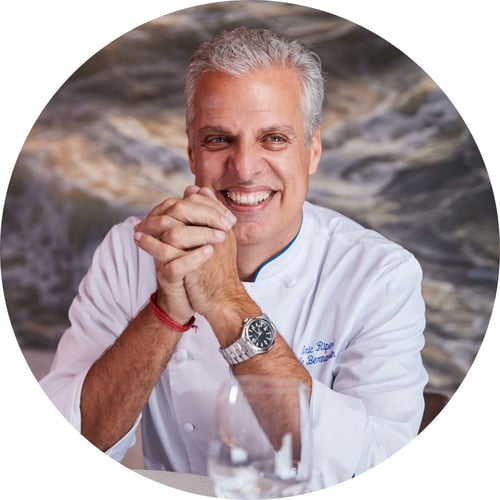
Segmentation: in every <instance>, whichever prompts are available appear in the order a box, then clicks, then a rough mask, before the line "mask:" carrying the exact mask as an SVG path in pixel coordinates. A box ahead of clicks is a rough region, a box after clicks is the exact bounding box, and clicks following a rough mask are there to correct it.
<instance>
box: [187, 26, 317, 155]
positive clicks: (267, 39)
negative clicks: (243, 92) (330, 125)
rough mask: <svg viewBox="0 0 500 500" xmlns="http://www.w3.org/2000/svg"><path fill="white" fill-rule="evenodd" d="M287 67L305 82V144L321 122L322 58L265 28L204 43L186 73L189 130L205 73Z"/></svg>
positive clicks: (242, 72) (235, 73) (236, 31)
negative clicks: (200, 81)
mask: <svg viewBox="0 0 500 500" xmlns="http://www.w3.org/2000/svg"><path fill="white" fill-rule="evenodd" d="M277 65H285V66H288V67H292V68H295V69H296V71H297V73H298V75H299V77H300V79H301V82H302V91H303V93H302V103H301V108H302V109H301V111H302V116H303V119H304V129H305V136H306V145H307V146H308V147H309V144H310V142H311V138H312V136H313V134H314V132H315V131H316V129H317V128H318V126H319V124H320V121H321V108H322V105H323V97H324V92H325V90H324V87H325V83H324V79H323V75H322V72H321V61H320V59H319V57H318V56H317V55H316V54H315V53H314V52H312V51H311V50H309V49H308V48H307V47H306V46H305V45H304V44H303V43H302V42H300V41H298V40H290V39H288V38H285V37H284V36H282V35H279V34H277V33H274V32H273V31H270V30H264V29H249V28H244V27H241V28H236V29H234V30H232V31H222V32H221V33H220V34H219V35H217V36H216V37H215V38H214V39H212V40H211V41H208V42H204V43H202V44H201V45H200V47H199V48H198V50H197V51H196V52H195V53H194V54H193V56H192V58H191V61H190V63H189V66H188V68H187V71H186V78H185V90H184V93H185V98H186V127H187V129H188V130H189V129H190V126H191V124H192V123H193V119H194V109H193V100H194V93H195V90H196V84H197V82H198V80H199V78H200V77H201V76H202V74H203V73H205V72H207V71H219V72H223V73H227V74H229V75H233V76H243V75H246V74H248V73H250V72H251V71H253V70H255V69H258V68H266V67H267V68H268V67H272V66H277Z"/></svg>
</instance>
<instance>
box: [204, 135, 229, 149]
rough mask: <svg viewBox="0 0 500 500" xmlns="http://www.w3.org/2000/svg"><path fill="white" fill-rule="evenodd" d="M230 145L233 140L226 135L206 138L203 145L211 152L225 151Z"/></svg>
mask: <svg viewBox="0 0 500 500" xmlns="http://www.w3.org/2000/svg"><path fill="white" fill-rule="evenodd" d="M229 144H231V140H230V139H229V137H227V136H224V135H212V136H208V137H205V139H204V140H203V145H204V146H205V148H207V149H208V150H210V151H219V150H220V149H224V148H225V147H227V146H228V145H229Z"/></svg>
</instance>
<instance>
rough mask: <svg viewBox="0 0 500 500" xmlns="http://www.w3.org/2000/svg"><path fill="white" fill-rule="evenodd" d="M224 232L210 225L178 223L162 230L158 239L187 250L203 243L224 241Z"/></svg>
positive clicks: (209, 243)
mask: <svg viewBox="0 0 500 500" xmlns="http://www.w3.org/2000/svg"><path fill="white" fill-rule="evenodd" d="M225 237H226V233H225V232H224V231H221V230H220V229H212V228H210V227H201V226H186V225H182V224H181V225H179V226H175V227H171V228H169V229H167V230H166V231H165V232H163V233H162V234H161V235H160V236H159V239H160V240H161V241H162V242H164V243H167V244H169V245H172V246H174V247H176V248H180V249H183V250H188V249H192V248H196V247H200V246H203V245H216V244H217V243H220V242H222V241H224V239H225Z"/></svg>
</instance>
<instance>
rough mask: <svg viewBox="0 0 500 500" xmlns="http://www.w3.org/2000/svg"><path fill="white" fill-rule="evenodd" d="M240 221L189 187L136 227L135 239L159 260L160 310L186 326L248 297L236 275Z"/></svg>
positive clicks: (208, 195)
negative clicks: (196, 316)
mask: <svg viewBox="0 0 500 500" xmlns="http://www.w3.org/2000/svg"><path fill="white" fill-rule="evenodd" d="M236 222H237V220H236V217H235V216H234V215H233V214H232V213H231V212H230V211H229V210H228V209H227V208H226V207H225V206H224V205H223V204H222V203H221V202H220V201H219V200H217V198H216V197H215V194H214V193H213V192H212V191H211V190H210V189H209V188H205V187H203V188H200V187H198V186H189V187H188V188H186V190H185V192H184V195H183V197H182V198H181V199H177V198H167V199H166V200H164V201H163V202H162V203H160V204H159V205H157V206H156V207H154V208H153V209H152V210H151V212H150V213H149V214H148V215H147V216H146V217H145V218H144V219H143V220H142V221H141V222H140V223H139V224H137V226H136V227H135V236H134V240H135V242H136V244H137V245H138V246H139V247H140V248H141V249H142V250H144V251H145V252H147V253H148V254H150V255H151V256H152V257H153V258H154V261H155V267H156V277H157V282H158V296H157V303H158V306H159V307H160V308H161V309H162V310H163V311H164V312H165V313H166V314H168V316H170V317H171V318H172V319H173V320H174V321H176V322H178V323H180V324H184V323H186V322H187V321H188V320H189V318H190V317H191V316H192V315H193V314H194V313H195V312H197V313H199V314H202V315H203V316H205V317H207V319H208V317H209V316H210V314H211V313H212V314H213V313H215V312H216V311H217V310H218V309H220V308H222V307H224V306H226V305H227V302H228V300H231V297H237V296H238V295H239V294H241V293H244V294H246V292H245V291H244V288H243V286H242V284H241V281H240V279H239V276H238V270H237V264H236V256H237V250H236V239H235V236H234V233H233V231H232V227H233V226H234V224H235V223H236Z"/></svg>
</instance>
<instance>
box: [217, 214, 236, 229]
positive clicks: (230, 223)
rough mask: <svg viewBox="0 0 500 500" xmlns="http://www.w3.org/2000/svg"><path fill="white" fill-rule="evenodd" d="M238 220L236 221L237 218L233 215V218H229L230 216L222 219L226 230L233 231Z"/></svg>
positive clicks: (224, 216)
mask: <svg viewBox="0 0 500 500" xmlns="http://www.w3.org/2000/svg"><path fill="white" fill-rule="evenodd" d="M237 220H238V219H236V217H235V216H234V215H233V214H231V216H229V215H223V216H222V217H221V221H222V225H223V226H224V227H225V228H226V229H231V228H232V227H233V226H234V225H235V224H236V221H237Z"/></svg>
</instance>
